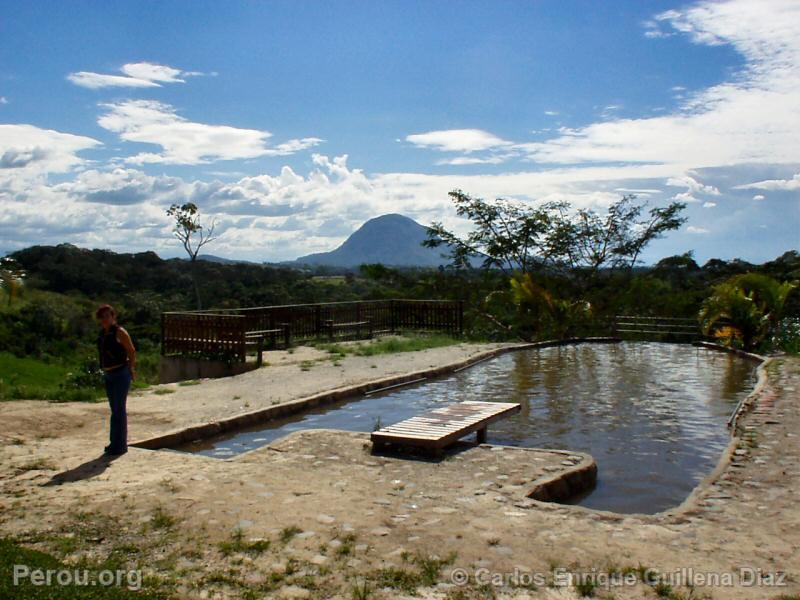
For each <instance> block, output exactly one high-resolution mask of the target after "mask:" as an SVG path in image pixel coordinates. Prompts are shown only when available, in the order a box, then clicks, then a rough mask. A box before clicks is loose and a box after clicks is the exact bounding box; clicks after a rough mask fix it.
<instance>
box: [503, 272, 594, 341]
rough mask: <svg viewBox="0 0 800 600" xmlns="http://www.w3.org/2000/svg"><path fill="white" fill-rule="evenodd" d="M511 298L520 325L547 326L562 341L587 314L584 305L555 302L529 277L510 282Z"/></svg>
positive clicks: (589, 312) (586, 305)
mask: <svg viewBox="0 0 800 600" xmlns="http://www.w3.org/2000/svg"><path fill="white" fill-rule="evenodd" d="M511 298H512V300H513V302H514V304H515V305H516V307H517V310H518V311H519V314H520V316H522V317H523V320H524V321H526V322H527V323H528V324H534V323H536V324H538V325H540V326H541V325H547V326H549V327H550V328H551V329H552V333H554V334H555V335H556V336H557V337H559V338H561V337H565V336H566V335H567V334H569V333H570V331H571V329H572V328H573V327H574V326H575V324H576V323H577V322H578V321H580V320H581V319H583V318H586V317H587V316H589V315H590V314H591V305H590V304H589V303H588V302H586V301H583V300H577V301H575V302H570V301H569V300H564V299H561V298H556V297H555V296H553V294H551V293H550V292H548V291H547V290H546V289H545V288H544V287H542V286H541V285H539V284H538V283H536V282H535V281H534V280H533V278H532V277H531V276H530V274H529V273H525V274H523V275H522V276H519V277H513V278H512V279H511Z"/></svg>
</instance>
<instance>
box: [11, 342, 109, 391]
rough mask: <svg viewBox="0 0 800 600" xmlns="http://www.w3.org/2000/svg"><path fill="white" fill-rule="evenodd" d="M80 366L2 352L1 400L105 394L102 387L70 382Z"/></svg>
mask: <svg viewBox="0 0 800 600" xmlns="http://www.w3.org/2000/svg"><path fill="white" fill-rule="evenodd" d="M79 368H80V367H77V366H76V367H74V368H71V367H70V366H68V365H65V364H62V363H60V362H56V361H51V360H40V359H37V358H28V357H25V358H20V357H18V356H14V355H13V354H11V353H10V352H0V400H50V401H62V402H81V401H90V402H91V401H96V400H98V399H101V398H103V396H104V393H105V392H104V391H103V390H102V389H101V388H98V387H80V386H74V385H68V383H69V382H70V379H71V378H72V379H74V377H73V372H75V371H77V370H79Z"/></svg>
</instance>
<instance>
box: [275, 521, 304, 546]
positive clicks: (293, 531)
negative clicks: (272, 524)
mask: <svg viewBox="0 0 800 600" xmlns="http://www.w3.org/2000/svg"><path fill="white" fill-rule="evenodd" d="M298 533H303V530H302V529H300V528H299V527H297V526H296V525H290V526H289V527H284V528H283V529H281V532H280V534H279V535H278V539H279V540H280V541H281V543H283V544H288V543H289V542H290V541H292V538H294V536H296V535H297V534H298Z"/></svg>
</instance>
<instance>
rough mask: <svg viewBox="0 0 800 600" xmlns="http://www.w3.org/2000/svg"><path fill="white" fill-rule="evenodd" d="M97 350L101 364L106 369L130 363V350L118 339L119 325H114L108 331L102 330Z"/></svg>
mask: <svg viewBox="0 0 800 600" xmlns="http://www.w3.org/2000/svg"><path fill="white" fill-rule="evenodd" d="M97 351H98V352H99V354H100V366H101V367H102V368H104V369H107V368H108V367H117V366H121V365H125V364H127V363H128V352H127V351H126V350H125V346H123V345H122V344H120V343H119V342H118V341H117V325H112V326H111V327H109V328H108V331H105V330H103V329H101V330H100V335H99V336H98V338H97Z"/></svg>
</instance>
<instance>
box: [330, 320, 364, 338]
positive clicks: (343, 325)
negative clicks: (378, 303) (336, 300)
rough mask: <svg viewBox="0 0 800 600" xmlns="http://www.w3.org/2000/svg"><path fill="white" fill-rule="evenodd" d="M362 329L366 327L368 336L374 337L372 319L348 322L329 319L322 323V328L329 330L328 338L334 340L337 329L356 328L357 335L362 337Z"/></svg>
mask: <svg viewBox="0 0 800 600" xmlns="http://www.w3.org/2000/svg"><path fill="white" fill-rule="evenodd" d="M362 329H366V330H367V337H368V338H372V335H373V331H372V319H365V320H363V321H350V322H347V323H334V322H333V319H327V320H326V321H323V323H322V330H323V331H325V332H327V334H328V339H329V340H330V341H333V338H334V333H335V332H336V331H348V330H355V332H356V337H357V338H360V337H361V330H362Z"/></svg>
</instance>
